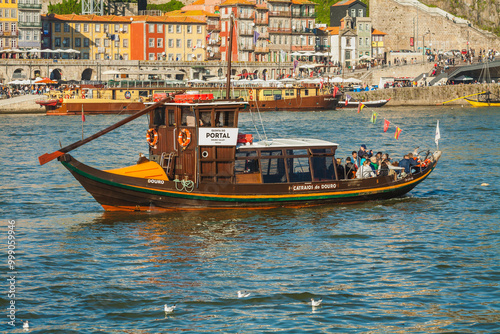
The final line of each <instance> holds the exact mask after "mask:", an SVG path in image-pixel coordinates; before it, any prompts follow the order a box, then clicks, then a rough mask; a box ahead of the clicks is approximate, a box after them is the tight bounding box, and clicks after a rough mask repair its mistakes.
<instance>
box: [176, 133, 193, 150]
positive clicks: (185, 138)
mask: <svg viewBox="0 0 500 334" xmlns="http://www.w3.org/2000/svg"><path fill="white" fill-rule="evenodd" d="M177 140H178V141H179V145H181V146H182V148H183V149H186V147H188V145H189V143H190V142H191V132H190V131H189V130H188V129H182V130H181V132H179V137H178V138H177Z"/></svg>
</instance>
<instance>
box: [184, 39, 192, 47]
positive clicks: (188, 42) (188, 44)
mask: <svg viewBox="0 0 500 334" xmlns="http://www.w3.org/2000/svg"><path fill="white" fill-rule="evenodd" d="M186 46H187V48H188V49H190V48H192V47H193V40H191V39H188V40H187V44H186Z"/></svg>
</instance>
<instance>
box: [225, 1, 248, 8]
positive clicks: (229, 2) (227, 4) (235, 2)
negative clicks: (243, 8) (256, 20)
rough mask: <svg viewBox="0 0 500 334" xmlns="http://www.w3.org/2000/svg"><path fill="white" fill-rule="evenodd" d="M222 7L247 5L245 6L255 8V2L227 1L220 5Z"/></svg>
mask: <svg viewBox="0 0 500 334" xmlns="http://www.w3.org/2000/svg"><path fill="white" fill-rule="evenodd" d="M220 5H221V7H222V6H233V5H247V6H255V1H248V0H227V1H224V2H223V3H221V4H220Z"/></svg>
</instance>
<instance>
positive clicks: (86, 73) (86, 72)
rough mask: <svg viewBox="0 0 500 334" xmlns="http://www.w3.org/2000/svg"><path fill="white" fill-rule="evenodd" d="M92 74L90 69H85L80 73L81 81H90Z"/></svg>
mask: <svg viewBox="0 0 500 334" xmlns="http://www.w3.org/2000/svg"><path fill="white" fill-rule="evenodd" d="M92 73H93V70H92V69H91V68H86V69H85V70H84V71H83V72H82V80H87V81H90V80H92Z"/></svg>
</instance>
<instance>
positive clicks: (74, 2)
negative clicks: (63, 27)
mask: <svg viewBox="0 0 500 334" xmlns="http://www.w3.org/2000/svg"><path fill="white" fill-rule="evenodd" d="M48 10H49V14H60V15H63V14H73V13H74V14H81V13H82V4H81V2H80V1H78V0H63V1H62V2H61V3H58V4H55V5H53V4H51V3H50V2H49V6H48Z"/></svg>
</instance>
